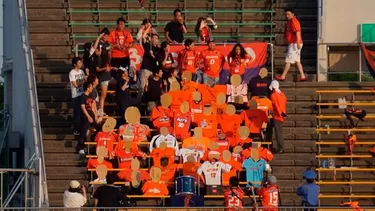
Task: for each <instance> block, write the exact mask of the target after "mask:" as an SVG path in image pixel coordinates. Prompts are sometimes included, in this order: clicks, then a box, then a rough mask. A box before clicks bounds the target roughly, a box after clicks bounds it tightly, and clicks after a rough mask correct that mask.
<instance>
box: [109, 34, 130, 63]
mask: <svg viewBox="0 0 375 211" xmlns="http://www.w3.org/2000/svg"><path fill="white" fill-rule="evenodd" d="M108 42H109V43H110V44H111V45H119V46H120V47H122V48H123V49H118V48H112V50H111V57H112V58H124V57H129V49H128V48H125V46H124V45H125V44H126V45H129V44H130V43H132V42H133V36H132V35H131V34H130V32H128V31H126V30H123V31H117V30H114V31H111V33H110V34H109V36H108Z"/></svg>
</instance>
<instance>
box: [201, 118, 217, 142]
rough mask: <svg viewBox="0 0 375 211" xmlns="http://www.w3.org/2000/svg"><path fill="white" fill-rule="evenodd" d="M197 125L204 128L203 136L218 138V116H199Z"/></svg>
mask: <svg viewBox="0 0 375 211" xmlns="http://www.w3.org/2000/svg"><path fill="white" fill-rule="evenodd" d="M196 117H197V125H198V127H201V128H202V131H203V136H204V137H207V138H215V137H216V136H217V115H215V114H209V115H205V114H198V115H197V116H196Z"/></svg>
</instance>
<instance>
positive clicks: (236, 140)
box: [229, 135, 253, 147]
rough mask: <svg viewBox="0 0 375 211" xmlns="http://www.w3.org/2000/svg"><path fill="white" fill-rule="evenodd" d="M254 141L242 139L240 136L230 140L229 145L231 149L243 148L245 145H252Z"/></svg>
mask: <svg viewBox="0 0 375 211" xmlns="http://www.w3.org/2000/svg"><path fill="white" fill-rule="evenodd" d="M252 142H253V139H251V138H244V139H243V138H240V137H239V136H238V135H237V136H236V137H233V138H230V139H229V143H230V146H231V147H236V146H243V145H244V144H248V143H252Z"/></svg>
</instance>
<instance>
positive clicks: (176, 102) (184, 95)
mask: <svg viewBox="0 0 375 211" xmlns="http://www.w3.org/2000/svg"><path fill="white" fill-rule="evenodd" d="M189 93H190V92H187V91H182V90H178V91H170V92H168V94H170V95H171V97H172V103H171V106H170V108H171V111H172V112H174V111H178V110H180V105H181V104H182V103H183V102H184V101H188V102H189V100H190V97H191V94H189Z"/></svg>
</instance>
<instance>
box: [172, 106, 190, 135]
mask: <svg viewBox="0 0 375 211" xmlns="http://www.w3.org/2000/svg"><path fill="white" fill-rule="evenodd" d="M190 125H191V113H190V112H186V113H182V112H181V111H176V112H175V113H174V116H173V134H174V136H175V137H176V138H177V139H181V140H183V139H185V138H187V137H190Z"/></svg>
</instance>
